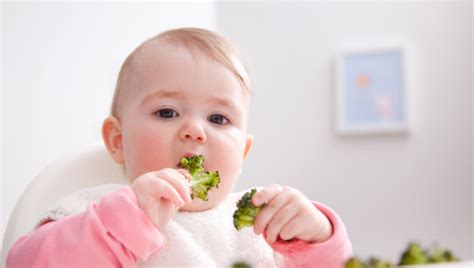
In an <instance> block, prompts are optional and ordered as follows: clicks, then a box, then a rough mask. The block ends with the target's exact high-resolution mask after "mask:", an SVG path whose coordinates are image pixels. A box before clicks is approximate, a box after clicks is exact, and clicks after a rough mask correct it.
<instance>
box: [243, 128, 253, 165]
mask: <svg viewBox="0 0 474 268" xmlns="http://www.w3.org/2000/svg"><path fill="white" fill-rule="evenodd" d="M252 144H253V135H252V134H250V133H247V138H246V141H245V151H244V159H245V158H247V155H248V153H249V152H250V149H251V148H252Z"/></svg>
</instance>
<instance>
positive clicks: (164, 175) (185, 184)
mask: <svg viewBox="0 0 474 268" xmlns="http://www.w3.org/2000/svg"><path fill="white" fill-rule="evenodd" d="M156 176H157V177H158V178H160V179H163V180H166V181H167V182H168V183H169V184H171V185H172V186H173V187H174V188H175V190H176V191H178V193H179V194H180V196H181V198H182V200H184V201H185V202H186V203H189V202H191V197H190V193H189V181H188V180H187V179H186V175H185V173H184V172H182V171H180V170H175V169H171V168H170V169H165V170H162V171H160V172H159V173H157V174H156Z"/></svg>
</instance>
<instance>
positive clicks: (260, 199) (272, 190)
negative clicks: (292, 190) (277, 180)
mask: <svg viewBox="0 0 474 268" xmlns="http://www.w3.org/2000/svg"><path fill="white" fill-rule="evenodd" d="M281 192H283V187H281V186H280V185H278V184H272V185H269V186H267V187H265V188H263V189H262V190H260V191H258V192H257V193H256V194H255V195H254V196H253V198H252V202H253V204H254V205H255V206H260V205H262V204H264V203H266V202H268V201H270V200H272V199H273V198H274V197H275V196H277V195H278V194H279V193H281Z"/></svg>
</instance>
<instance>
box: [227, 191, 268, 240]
mask: <svg viewBox="0 0 474 268" xmlns="http://www.w3.org/2000/svg"><path fill="white" fill-rule="evenodd" d="M255 193H257V189H255V188H254V189H252V190H250V191H249V192H246V193H245V194H244V195H243V196H242V198H241V199H240V200H239V201H238V202H237V210H236V211H235V212H234V216H233V217H234V226H235V229H237V230H238V231H240V229H242V228H244V227H250V226H253V224H254V223H255V218H256V217H257V214H258V213H259V212H260V210H262V208H263V207H264V205H261V206H255V205H254V204H253V203H252V197H253V196H254V195H255Z"/></svg>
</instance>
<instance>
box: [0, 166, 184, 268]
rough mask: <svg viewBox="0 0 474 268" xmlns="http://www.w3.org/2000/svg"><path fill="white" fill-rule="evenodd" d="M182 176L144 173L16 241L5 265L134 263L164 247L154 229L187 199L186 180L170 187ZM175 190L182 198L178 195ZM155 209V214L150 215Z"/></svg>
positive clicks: (123, 264)
mask: <svg viewBox="0 0 474 268" xmlns="http://www.w3.org/2000/svg"><path fill="white" fill-rule="evenodd" d="M183 178H184V177H183V175H179V174H178V173H177V172H176V171H172V170H163V171H160V172H153V173H147V174H145V175H143V176H141V177H139V178H137V179H136V180H135V182H134V183H133V184H132V186H131V187H123V188H121V189H119V190H117V191H115V192H112V193H109V194H107V195H104V196H103V197H102V199H101V201H100V202H99V203H98V204H96V203H94V202H92V203H90V204H89V206H88V208H87V210H86V211H85V212H83V213H80V214H77V215H72V216H67V217H64V218H63V219H61V220H58V221H53V222H49V223H46V224H44V225H42V226H41V227H39V228H38V229H36V230H35V231H33V232H31V233H30V234H28V235H26V236H24V237H22V238H20V239H19V240H18V241H17V242H16V243H15V244H14V246H13V247H12V249H11V250H10V252H9V255H8V257H7V262H6V264H7V267H33V266H34V267H131V266H135V265H136V264H137V262H138V261H143V260H146V259H148V258H149V257H150V256H151V255H153V254H154V253H156V252H157V251H158V250H159V249H160V248H161V247H162V245H163V243H164V237H163V236H162V235H161V233H160V232H159V230H158V228H159V227H161V226H162V225H163V224H165V223H166V222H167V221H168V220H169V219H170V217H171V216H172V215H170V214H174V212H175V210H177V208H176V207H179V206H178V205H175V204H176V203H179V204H181V203H187V202H186V201H188V200H189V193H186V191H185V190H184V191H183V190H182V187H185V185H186V184H182V185H181V186H178V187H177V188H181V189H179V190H174V188H175V187H173V190H171V189H170V188H169V186H171V185H174V184H176V182H177V181H180V180H183ZM167 189H168V190H169V191H168V190H167ZM158 190H159V191H160V193H159V194H157V193H156V192H155V191H158ZM177 191H179V192H183V195H182V196H183V197H179V196H176V195H175V194H176V192H177ZM185 194H187V196H184V195H185ZM182 198H183V199H185V200H186V201H183V200H182ZM170 200H171V201H170ZM160 206H161V209H160ZM175 206H176V207H175ZM163 207H164V208H163ZM160 211H161V213H160ZM154 213H156V214H155V215H159V217H156V218H152V215H153V214H154Z"/></svg>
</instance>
